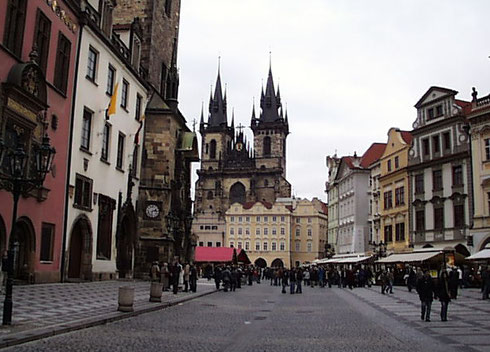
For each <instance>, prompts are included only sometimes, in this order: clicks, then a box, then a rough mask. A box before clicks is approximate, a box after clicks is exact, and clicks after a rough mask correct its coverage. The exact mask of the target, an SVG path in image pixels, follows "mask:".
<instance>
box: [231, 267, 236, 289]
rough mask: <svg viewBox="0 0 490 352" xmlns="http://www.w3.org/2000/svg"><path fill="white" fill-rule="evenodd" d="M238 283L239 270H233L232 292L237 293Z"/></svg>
mask: <svg viewBox="0 0 490 352" xmlns="http://www.w3.org/2000/svg"><path fill="white" fill-rule="evenodd" d="M237 283H238V270H237V268H235V267H234V268H232V269H231V283H230V284H231V291H232V292H235V290H236V287H237Z"/></svg>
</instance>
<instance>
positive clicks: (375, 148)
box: [361, 143, 386, 168]
mask: <svg viewBox="0 0 490 352" xmlns="http://www.w3.org/2000/svg"><path fill="white" fill-rule="evenodd" d="M385 148H386V143H373V144H371V146H370V147H369V148H368V150H366V152H365V153H364V155H363V156H362V158H361V166H362V167H364V168H367V167H369V166H370V165H371V164H373V163H375V162H376V161H378V160H379V158H381V155H383V153H384V151H385Z"/></svg>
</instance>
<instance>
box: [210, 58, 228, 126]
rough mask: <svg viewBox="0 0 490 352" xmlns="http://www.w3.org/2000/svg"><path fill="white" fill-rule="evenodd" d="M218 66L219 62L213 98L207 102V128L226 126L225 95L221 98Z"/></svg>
mask: <svg viewBox="0 0 490 352" xmlns="http://www.w3.org/2000/svg"><path fill="white" fill-rule="evenodd" d="M220 66H221V65H220V62H219V61H218V77H217V78H216V86H215V89H214V97H213V96H212V97H211V98H210V100H209V120H208V125H209V126H221V125H225V126H227V124H228V119H227V116H226V95H225V96H224V97H223V91H222V85H221V73H220Z"/></svg>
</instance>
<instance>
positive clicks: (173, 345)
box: [6, 283, 488, 352]
mask: <svg viewBox="0 0 490 352" xmlns="http://www.w3.org/2000/svg"><path fill="white" fill-rule="evenodd" d="M303 292H304V293H303V294H302V295H298V294H295V295H290V294H289V293H288V294H281V293H280V288H279V287H273V286H270V285H268V284H264V283H262V284H261V285H254V286H252V287H249V286H245V287H243V288H242V289H240V290H237V292H235V293H231V292H228V293H225V292H217V293H215V294H213V295H208V296H205V297H201V298H197V299H195V300H192V301H188V302H186V303H183V304H179V305H176V306H173V307H171V308H168V309H165V310H161V311H156V312H152V313H148V314H142V315H139V316H137V317H134V318H131V319H125V320H121V321H117V322H114V323H110V324H106V325H102V326H98V327H97V328H90V329H84V330H79V331H75V332H72V333H69V334H64V335H59V336H55V337H52V338H47V339H44V340H40V341H35V342H30V343H27V344H24V345H21V346H16V347H13V348H10V349H7V350H6V351H14V350H15V351H19V352H20V351H26V352H28V351H162V350H165V351H174V350H175V351H179V352H187V351H220V352H225V351H237V352H239V351H269V352H274V351H288V352H289V351H292V352H294V351H308V352H310V351H311V352H314V351H363V352H364V351H390V352H393V351H407V352H408V351H410V352H418V351H434V352H439V351H440V352H442V351H444V352H452V351H456V350H458V351H476V350H481V351H483V350H484V349H482V348H483V347H484V346H483V345H482V344H481V345H479V343H480V341H481V340H482V339H478V337H483V335H480V334H476V333H475V334H470V333H468V330H469V329H467V328H468V326H467V325H466V324H463V322H458V320H457V319H459V316H458V315H457V314H456V313H457V309H459V308H457V307H458V304H459V305H460V306H461V309H460V310H461V311H465V312H466V314H462V315H460V316H465V317H466V320H465V323H466V322H467V321H471V320H476V321H478V322H480V323H479V324H480V328H481V329H482V330H483V329H484V325H485V323H484V321H485V320H484V318H485V316H484V315H485V314H486V313H485V311H486V309H487V307H488V306H485V305H484V304H483V303H486V302H482V304H479V305H478V306H477V307H472V304H473V303H475V302H473V301H475V299H473V298H471V297H466V296H465V297H463V298H462V299H461V300H458V303H457V304H454V305H452V306H451V307H450V315H449V318H450V321H449V322H447V323H446V324H447V327H446V328H442V323H440V322H439V323H438V322H436V319H434V321H433V322H431V323H425V322H424V323H423V324H427V325H425V326H427V327H425V328H422V322H420V323H418V322H416V318H417V317H418V319H420V317H419V311H418V305H417V304H416V296H415V295H414V294H413V293H411V294H409V293H407V292H401V291H400V292H398V290H396V291H395V292H396V293H395V294H394V295H381V294H380V293H378V291H377V288H376V289H355V290H353V291H350V290H345V289H338V288H333V289H319V288H317V287H315V288H309V287H304V288H303ZM460 302H461V303H460ZM436 306H437V305H436V304H435V306H434V308H435V307H436ZM480 308H481V309H482V311H481V315H480V313H478V312H480V310H479V309H480ZM451 309H452V311H451ZM434 313H435V312H434ZM435 317H436V314H434V318H435ZM453 319H454V322H453ZM456 323H457V324H456ZM451 324H452V326H453V327H452V328H451ZM467 324H468V323H467ZM471 326H473V325H471ZM487 327H488V324H487ZM437 329H439V330H442V332H440V331H437ZM443 329H447V330H443ZM460 329H461V330H460ZM456 334H457V335H459V336H461V337H464V336H466V337H467V343H464V342H463V340H462V339H460V338H459V337H457V338H456V339H450V338H447V339H446V337H447V336H452V335H456ZM486 336H488V333H487V335H486ZM472 339H475V341H473V340H472ZM455 341H456V342H455ZM470 345H471V347H470ZM480 347H481V348H480ZM487 351H488V349H487Z"/></svg>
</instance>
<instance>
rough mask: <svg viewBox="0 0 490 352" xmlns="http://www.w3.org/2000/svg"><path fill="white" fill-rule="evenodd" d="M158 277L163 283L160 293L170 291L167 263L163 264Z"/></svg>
mask: <svg viewBox="0 0 490 352" xmlns="http://www.w3.org/2000/svg"><path fill="white" fill-rule="evenodd" d="M160 276H161V280H162V283H163V287H162V291H167V290H168V289H170V271H169V270H168V263H167V262H165V263H163V265H162V269H161V271H160Z"/></svg>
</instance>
